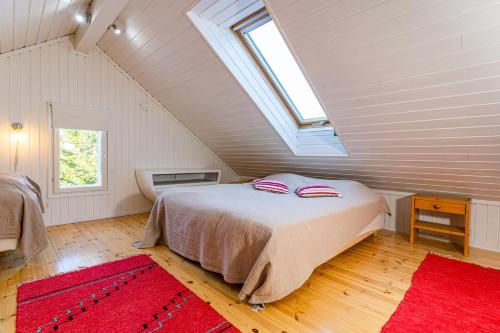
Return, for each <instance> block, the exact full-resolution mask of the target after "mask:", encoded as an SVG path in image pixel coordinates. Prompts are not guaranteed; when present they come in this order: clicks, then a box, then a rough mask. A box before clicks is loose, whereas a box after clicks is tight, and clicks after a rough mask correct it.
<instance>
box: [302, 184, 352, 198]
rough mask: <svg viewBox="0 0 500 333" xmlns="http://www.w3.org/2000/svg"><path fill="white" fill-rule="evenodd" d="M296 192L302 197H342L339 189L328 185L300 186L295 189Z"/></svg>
mask: <svg viewBox="0 0 500 333" xmlns="http://www.w3.org/2000/svg"><path fill="white" fill-rule="evenodd" d="M295 193H296V194H297V195H298V196H299V197H301V198H318V197H342V194H341V193H340V192H339V191H337V190H336V189H335V188H333V187H331V186H326V185H310V186H304V187H299V188H297V189H296V190H295Z"/></svg>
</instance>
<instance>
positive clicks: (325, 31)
mask: <svg viewBox="0 0 500 333" xmlns="http://www.w3.org/2000/svg"><path fill="white" fill-rule="evenodd" d="M265 2H266V5H267V7H268V10H270V12H271V13H272V15H273V16H274V19H275V20H276V22H277V23H278V26H279V27H280V29H281V30H282V32H283V34H284V37H285V38H286V39H287V41H288V43H289V44H290V46H291V48H292V50H293V52H294V53H295V55H296V57H297V59H298V60H299V62H300V63H301V65H302V67H303V68H304V70H305V72H306V74H307V75H308V76H309V78H310V80H311V83H312V85H313V86H314V88H315V90H316V91H317V93H318V95H319V97H320V98H321V100H322V101H323V102H324V104H325V106H326V111H327V113H328V115H329V117H330V119H331V120H332V121H333V123H334V125H335V128H336V130H337V132H338V133H339V135H340V137H341V138H342V139H343V142H344V144H345V146H346V148H347V149H348V150H349V151H350V152H351V156H349V157H314V156H294V155H293V154H292V153H290V151H289V149H288V147H287V146H286V144H285V143H283V142H282V140H281V139H280V137H279V135H277V133H276V132H275V130H274V129H273V127H272V126H271V125H270V124H269V123H268V122H267V120H266V119H265V117H263V116H262V113H261V112H260V111H259V110H258V109H257V107H256V105H255V103H254V102H253V101H252V100H251V98H250V97H249V96H248V95H247V94H246V92H245V90H244V89H242V88H241V87H240V86H239V84H238V82H237V81H236V80H235V78H234V77H233V76H232V74H231V73H230V72H229V70H228V69H227V67H226V66H225V65H224V64H223V62H222V61H221V60H220V59H219V58H218V56H217V55H216V54H215V53H214V52H213V51H212V50H211V49H210V47H209V46H208V44H207V43H206V42H205V41H204V40H203V38H202V37H201V36H200V34H199V33H198V32H197V31H196V29H195V28H194V27H192V26H191V25H190V23H189V20H188V18H187V17H186V16H185V15H184V14H185V11H186V10H188V9H189V7H190V6H191V5H192V4H196V1H193V2H191V1H187V2H186V1H181V0H171V1H169V2H168V3H166V2H164V1H160V0H152V1H149V2H145V1H140V0H132V1H131V2H130V4H129V7H128V8H126V9H125V10H124V11H123V12H122V14H121V15H120V18H119V19H120V21H122V22H127V29H128V28H130V32H128V31H127V33H126V34H124V35H122V36H120V37H118V38H117V37H115V36H111V35H110V34H109V33H108V34H107V35H106V36H104V38H103V39H102V40H101V41H100V42H99V46H100V47H101V48H102V49H103V50H104V51H105V52H106V53H107V54H108V55H109V56H110V57H112V58H113V59H116V61H117V63H118V64H119V65H120V66H122V67H123V68H124V69H125V70H126V71H127V72H129V73H130V74H131V76H132V77H134V78H136V79H137V81H138V82H139V83H140V84H141V85H142V86H143V87H144V88H145V89H146V90H147V91H149V92H151V94H152V95H153V96H154V97H155V98H156V99H157V100H158V101H159V102H160V103H162V104H163V105H164V106H166V107H167V109H169V110H170V111H171V112H172V113H173V114H174V115H175V116H176V117H177V118H178V119H179V120H180V121H182V122H183V123H184V124H185V125H186V126H188V127H189V128H190V129H191V130H192V131H193V132H194V133H195V134H196V135H197V136H198V137H199V138H200V139H201V140H203V142H205V143H206V144H207V145H208V146H209V147H211V148H212V149H213V150H214V151H215V152H216V153H217V154H218V155H219V156H221V157H222V158H223V159H224V160H225V162H227V163H228V164H229V165H230V166H231V167H233V168H234V169H235V171H236V172H237V173H238V174H240V175H248V176H262V175H266V174H269V173H273V172H297V173H301V174H306V175H311V176H319V177H327V178H347V179H355V180H359V181H361V182H363V183H364V184H366V185H368V186H370V187H373V188H377V189H381V190H397V191H418V190H427V191H436V192H448V193H456V194H461V195H467V196H471V197H473V198H476V199H484V200H500V111H499V110H500V108H499V106H500V94H499V89H498V84H499V83H500V81H499V78H500V61H499V60H498V59H500V47H499V44H498V38H497V37H498V32H500V25H499V24H498V16H499V15H500V1H499V0H494V1H490V0H484V1H454V0H445V1H437V0H426V1H410V0H403V1H400V0H389V1H381V0H373V1H371V0H370V1H366V0H360V1H357V0H356V1H335V0H318V1H307V0H296V1H288V0H268V1H265ZM249 3H250V2H249ZM221 4H225V6H222V7H221V9H220V13H222V12H224V11H226V10H234V9H235V8H236V7H235V4H236V1H221ZM134 8H138V9H137V10H135V9H134ZM218 14H219V13H206V15H210V17H216V16H217V15H218ZM221 24H222V25H224V24H223V22H221Z"/></svg>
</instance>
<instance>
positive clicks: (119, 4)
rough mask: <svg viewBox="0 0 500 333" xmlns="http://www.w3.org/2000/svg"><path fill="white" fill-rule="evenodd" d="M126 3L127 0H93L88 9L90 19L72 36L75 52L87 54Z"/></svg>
mask: <svg viewBox="0 0 500 333" xmlns="http://www.w3.org/2000/svg"><path fill="white" fill-rule="evenodd" d="M128 3H129V0H94V1H93V2H92V4H91V7H90V8H91V10H90V19H89V20H88V22H87V23H83V24H81V25H80V26H79V27H78V29H77V30H76V32H75V34H74V36H73V47H74V49H75V51H77V52H80V53H84V54H87V53H88V52H89V51H90V50H91V49H92V47H94V45H95V44H97V42H98V41H99V40H100V39H101V37H102V36H103V35H104V34H105V33H106V31H107V30H108V27H109V26H110V25H111V24H113V23H114V22H115V20H116V18H117V17H118V15H120V13H121V12H122V10H123V9H124V8H125V7H126V6H127V4H128Z"/></svg>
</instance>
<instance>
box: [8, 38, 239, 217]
mask: <svg viewBox="0 0 500 333" xmlns="http://www.w3.org/2000/svg"><path fill="white" fill-rule="evenodd" d="M0 75H2V78H3V79H2V80H0V126H1V128H2V131H1V135H0V140H1V141H0V144H1V145H2V147H4V148H6V149H1V150H0V168H2V169H7V170H9V169H10V170H12V168H13V160H12V158H13V155H12V154H13V151H12V149H13V148H14V146H13V143H12V140H11V136H10V135H9V132H10V130H9V128H10V123H11V122H14V121H22V122H23V123H24V126H25V128H24V130H23V135H24V137H25V138H24V139H23V141H22V144H21V146H20V154H19V155H20V159H19V171H21V172H23V173H26V174H28V175H29V176H31V177H33V178H34V179H35V180H36V181H38V182H39V183H40V185H41V186H42V189H43V192H44V193H43V194H44V198H45V200H46V202H47V205H48V206H47V213H46V214H45V216H46V223H47V224H48V225H54V224H62V223H70V222H76V221H85V220H91V219H97V218H102V217H110V216H118V215H125V214H131V213H136V212H143V211H147V210H148V209H149V208H150V207H151V203H150V202H148V201H147V200H146V199H144V198H143V197H142V195H141V194H140V191H139V189H138V187H137V185H136V182H135V175H134V170H135V169H136V168H146V167H177V168H189V167H192V168H220V169H222V174H223V181H225V182H228V181H237V180H238V177H237V175H236V174H235V173H234V172H233V171H232V170H231V169H230V168H229V167H227V166H226V165H225V164H224V163H223V162H222V161H221V160H220V159H219V158H218V157H217V156H216V155H215V154H214V153H213V152H211V151H210V150H209V149H208V148H207V147H206V146H205V145H204V144H203V143H201V142H200V141H199V140H198V139H197V138H196V137H194V136H193V135H192V134H191V133H190V132H189V131H187V130H186V129H185V128H184V127H183V126H182V125H181V124H180V123H179V122H178V121H177V120H176V119H175V118H173V117H172V116H171V115H170V114H169V113H168V111H166V110H165V109H164V108H163V107H161V106H160V105H158V104H157V102H156V101H154V100H153V99H152V98H151V97H150V96H148V95H147V94H146V93H145V92H144V90H142V89H141V88H140V86H139V85H138V84H137V83H136V82H135V81H133V80H132V79H131V78H130V77H128V76H127V75H126V74H125V73H124V72H122V71H121V70H120V69H119V68H118V67H117V66H116V65H115V64H114V63H113V62H112V61H111V60H110V59H109V58H108V57H107V56H106V55H104V54H103V53H102V51H100V50H98V49H97V48H95V49H93V50H92V52H91V53H90V54H89V55H88V56H81V55H77V54H74V53H73V52H72V51H71V45H70V40H69V39H68V38H64V39H62V40H60V41H58V42H55V43H45V44H41V45H40V46H38V47H32V48H30V49H26V50H25V51H17V52H14V53H12V54H11V55H9V54H5V55H3V56H1V57H0ZM48 102H68V103H78V104H82V105H86V106H100V107H106V108H110V109H111V110H112V114H113V123H114V127H113V129H112V130H111V131H110V134H109V136H110V140H109V171H110V177H109V194H107V195H91V194H88V195H83V196H67V197H64V196H63V197H57V198H56V197H54V198H52V197H50V198H49V197H48V196H47V193H48V189H49V188H50V186H51V182H50V181H49V179H50V178H51V175H49V174H48V170H49V167H48V165H49V161H50V159H51V157H50V156H49V149H48V148H49V145H50V144H51V143H50V142H51V130H50V128H49V124H48V119H47V117H48V108H47V103H48ZM4 129H5V131H4Z"/></svg>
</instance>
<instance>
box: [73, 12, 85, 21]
mask: <svg viewBox="0 0 500 333" xmlns="http://www.w3.org/2000/svg"><path fill="white" fill-rule="evenodd" d="M75 20H76V22H78V23H84V22H86V21H87V17H86V15H85V14H82V13H76V14H75Z"/></svg>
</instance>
